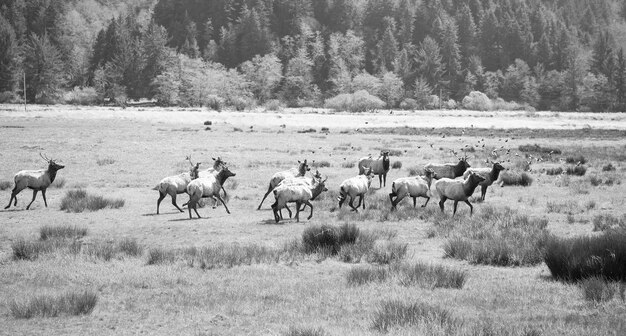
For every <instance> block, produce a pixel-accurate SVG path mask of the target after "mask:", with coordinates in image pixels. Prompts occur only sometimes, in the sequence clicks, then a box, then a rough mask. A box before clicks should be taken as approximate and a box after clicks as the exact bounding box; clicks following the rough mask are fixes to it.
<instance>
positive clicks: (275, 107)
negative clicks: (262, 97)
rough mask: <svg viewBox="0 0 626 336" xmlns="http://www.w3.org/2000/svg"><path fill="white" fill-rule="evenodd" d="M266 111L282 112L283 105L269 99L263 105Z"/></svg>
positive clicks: (276, 100)
mask: <svg viewBox="0 0 626 336" xmlns="http://www.w3.org/2000/svg"><path fill="white" fill-rule="evenodd" d="M263 106H265V109H266V110H268V111H282V110H283V109H284V108H285V105H284V104H283V103H282V102H281V101H280V100H278V99H270V100H268V101H266V102H265V104H264V105H263Z"/></svg>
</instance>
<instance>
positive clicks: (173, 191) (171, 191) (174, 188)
mask: <svg viewBox="0 0 626 336" xmlns="http://www.w3.org/2000/svg"><path fill="white" fill-rule="evenodd" d="M186 160H187V161H189V165H190V167H189V172H187V173H182V174H179V175H174V176H168V177H166V178H164V179H162V180H161V182H159V184H157V185H156V187H154V188H152V190H158V191H159V199H158V200H157V215H158V214H159V206H160V205H161V201H163V199H164V198H165V196H166V195H170V197H171V198H172V204H173V205H174V206H175V207H176V209H178V211H180V212H183V210H182V209H181V208H179V207H178V205H177V204H176V195H178V194H182V193H184V192H187V185H188V184H189V182H191V181H192V180H195V179H197V178H198V169H199V168H200V162H198V163H196V164H194V163H193V162H191V156H187V157H186ZM183 206H184V205H183Z"/></svg>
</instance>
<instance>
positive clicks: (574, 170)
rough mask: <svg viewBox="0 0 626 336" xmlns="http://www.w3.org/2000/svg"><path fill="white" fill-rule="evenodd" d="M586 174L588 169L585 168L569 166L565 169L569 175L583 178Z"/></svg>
mask: <svg viewBox="0 0 626 336" xmlns="http://www.w3.org/2000/svg"><path fill="white" fill-rule="evenodd" d="M586 172H587V167H585V166H569V167H567V168H566V169H565V173H566V174H567V175H576V176H583V175H585V173H586Z"/></svg>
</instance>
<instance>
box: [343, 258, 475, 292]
mask: <svg viewBox="0 0 626 336" xmlns="http://www.w3.org/2000/svg"><path fill="white" fill-rule="evenodd" d="M390 278H396V279H397V282H398V283H400V284H402V285H403V286H419V287H422V288H428V289H435V288H457V289H460V288H463V285H464V284H465V282H466V280H467V272H464V271H461V270H458V269H453V268H449V267H445V266H441V265H431V264H425V263H415V264H394V265H391V266H388V267H381V266H377V267H372V266H358V267H353V268H352V269H350V271H349V272H348V274H347V275H346V279H347V281H348V284H349V285H363V284H366V283H369V282H383V281H385V280H388V279H390Z"/></svg>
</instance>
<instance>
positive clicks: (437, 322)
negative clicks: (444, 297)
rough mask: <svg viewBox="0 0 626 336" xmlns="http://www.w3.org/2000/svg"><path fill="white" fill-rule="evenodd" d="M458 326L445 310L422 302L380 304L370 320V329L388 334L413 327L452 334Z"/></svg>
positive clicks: (385, 302) (458, 322) (458, 323)
mask: <svg viewBox="0 0 626 336" xmlns="http://www.w3.org/2000/svg"><path fill="white" fill-rule="evenodd" d="M460 324H461V322H460V321H458V320H457V319H455V318H454V317H453V316H452V313H451V312H450V311H449V310H447V309H444V308H440V307H438V306H433V305H430V304H426V303H422V302H416V303H404V302H402V301H384V302H382V303H381V305H380V307H379V308H378V310H377V311H376V313H375V314H374V318H373V320H372V328H373V329H375V330H377V331H380V332H388V331H389V330H390V329H392V328H394V327H404V326H414V327H419V328H420V329H422V330H424V329H425V330H442V331H444V334H453V333H454V332H455V331H456V330H457V329H458V328H459V327H460Z"/></svg>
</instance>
